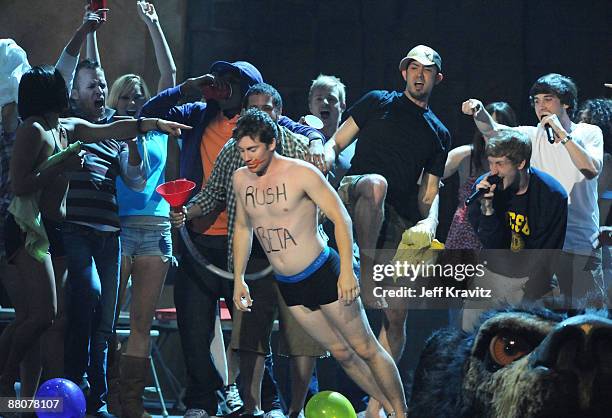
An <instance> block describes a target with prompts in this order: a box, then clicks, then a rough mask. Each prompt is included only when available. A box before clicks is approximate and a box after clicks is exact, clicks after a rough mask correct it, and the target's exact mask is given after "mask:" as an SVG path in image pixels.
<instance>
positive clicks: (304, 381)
mask: <svg viewBox="0 0 612 418" xmlns="http://www.w3.org/2000/svg"><path fill="white" fill-rule="evenodd" d="M315 364H316V358H314V357H308V356H293V357H291V359H290V365H291V405H290V406H289V414H291V413H292V412H300V411H301V410H302V409H304V402H305V401H306V395H307V394H308V385H309V384H310V379H311V378H312V372H313V371H314V367H315Z"/></svg>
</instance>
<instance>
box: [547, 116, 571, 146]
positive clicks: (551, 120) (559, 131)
mask: <svg viewBox="0 0 612 418" xmlns="http://www.w3.org/2000/svg"><path fill="white" fill-rule="evenodd" d="M540 123H541V124H542V126H546V125H548V126H550V127H551V128H552V130H553V131H554V132H555V142H559V141H561V140H562V139H564V138H565V137H566V136H567V135H568V133H567V131H566V130H565V129H564V128H563V125H561V121H560V120H559V118H558V117H557V115H555V114H554V113H553V114H552V115H546V116H544V117H543V118H542V120H541V121H540Z"/></svg>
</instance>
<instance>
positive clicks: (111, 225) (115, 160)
mask: <svg viewBox="0 0 612 418" xmlns="http://www.w3.org/2000/svg"><path fill="white" fill-rule="evenodd" d="M82 149H83V150H85V151H86V154H85V163H84V165H83V168H82V169H81V170H79V171H76V172H71V173H69V174H68V178H69V180H70V187H69V189H68V197H67V200H66V221H68V222H72V223H78V224H81V225H86V226H89V227H91V228H94V229H97V230H101V231H118V230H119V229H120V226H119V215H118V206H117V197H116V183H115V182H116V179H117V177H118V176H120V177H121V178H122V179H123V181H124V182H125V184H126V185H127V186H128V187H130V188H131V189H133V190H136V191H142V190H143V189H144V186H145V183H146V173H144V168H143V165H142V164H140V165H139V166H130V165H129V164H128V156H129V150H128V146H127V144H126V143H125V142H119V141H117V140H114V139H109V140H104V141H100V142H97V143H94V144H84V145H83V147H82Z"/></svg>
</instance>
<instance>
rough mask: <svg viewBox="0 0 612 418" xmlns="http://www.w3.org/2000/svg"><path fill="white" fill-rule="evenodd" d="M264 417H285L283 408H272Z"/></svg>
mask: <svg viewBox="0 0 612 418" xmlns="http://www.w3.org/2000/svg"><path fill="white" fill-rule="evenodd" d="M264 418H285V413H284V412H283V410H282V409H272V410H270V411H268V412H266V413H265V414H264Z"/></svg>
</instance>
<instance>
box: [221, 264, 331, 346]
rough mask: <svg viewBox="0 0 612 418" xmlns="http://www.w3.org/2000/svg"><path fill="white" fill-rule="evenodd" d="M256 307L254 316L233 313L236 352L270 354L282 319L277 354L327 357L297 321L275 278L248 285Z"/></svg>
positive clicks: (253, 310)
mask: <svg viewBox="0 0 612 418" xmlns="http://www.w3.org/2000/svg"><path fill="white" fill-rule="evenodd" d="M248 286H249V291H250V293H251V298H252V299H253V306H251V312H241V311H239V310H237V309H234V311H233V313H232V340H231V343H230V347H231V348H232V349H233V350H240V351H248V352H254V353H258V354H261V355H268V354H270V353H271V351H272V350H271V349H270V337H271V335H272V327H273V325H274V319H275V318H276V317H278V318H279V331H280V332H279V339H278V341H279V346H278V352H277V354H279V355H281V356H287V357H295V356H305V357H328V356H329V353H328V352H327V351H326V350H325V349H324V348H323V347H322V346H321V345H320V344H319V343H317V342H316V341H315V340H314V339H313V338H312V337H311V336H310V335H308V333H307V332H306V331H305V330H304V329H303V328H302V326H301V325H300V324H299V323H298V322H297V321H296V320H295V318H294V317H293V315H292V314H291V312H290V311H289V308H288V307H287V305H286V304H285V301H284V300H283V298H282V296H281V294H280V292H279V289H278V285H277V283H276V280H275V279H274V278H273V277H272V276H268V277H266V278H263V279H259V280H255V281H252V282H248Z"/></svg>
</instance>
